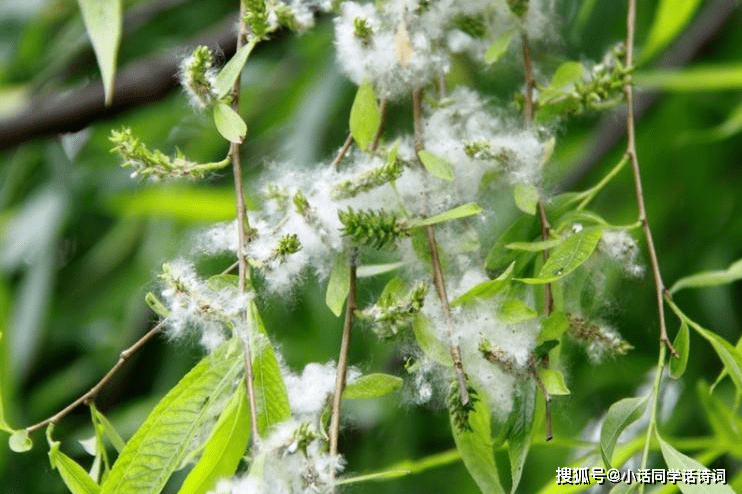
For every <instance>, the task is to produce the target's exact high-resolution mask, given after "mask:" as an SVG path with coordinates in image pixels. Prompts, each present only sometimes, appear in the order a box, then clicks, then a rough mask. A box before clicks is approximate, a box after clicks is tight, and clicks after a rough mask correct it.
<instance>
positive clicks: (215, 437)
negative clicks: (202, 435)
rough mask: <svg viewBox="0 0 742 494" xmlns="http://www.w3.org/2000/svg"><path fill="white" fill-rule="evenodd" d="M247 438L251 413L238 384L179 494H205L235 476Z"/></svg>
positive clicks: (242, 386)
mask: <svg viewBox="0 0 742 494" xmlns="http://www.w3.org/2000/svg"><path fill="white" fill-rule="evenodd" d="M249 439H250V411H249V409H248V406H247V392H246V391H245V386H244V385H240V386H239V387H238V388H237V391H236V392H235V394H234V395H233V396H232V398H231V399H230V400H229V403H228V404H227V406H226V408H225V409H224V411H223V412H222V414H221V416H220V417H219V421H218V422H217V423H216V426H214V432H212V433H211V437H210V438H209V441H208V442H207V443H206V447H205V448H204V451H203V453H202V454H201V459H200V460H199V461H198V463H196V466H194V467H193V470H191V471H190V473H189V474H188V477H186V479H185V482H183V485H182V486H181V488H180V490H179V491H178V494H205V493H206V492H209V491H210V490H211V489H212V488H213V487H214V486H215V485H216V483H217V481H218V480H219V479H220V478H222V477H228V476H231V475H232V474H234V472H235V471H236V470H237V466H238V465H239V463H240V460H241V459H242V457H243V455H244V454H245V450H246V449H247V443H248V441H249Z"/></svg>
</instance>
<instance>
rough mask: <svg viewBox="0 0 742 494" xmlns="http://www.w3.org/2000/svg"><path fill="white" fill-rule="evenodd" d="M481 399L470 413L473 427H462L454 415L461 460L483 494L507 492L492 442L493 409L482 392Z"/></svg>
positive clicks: (456, 441)
mask: <svg viewBox="0 0 742 494" xmlns="http://www.w3.org/2000/svg"><path fill="white" fill-rule="evenodd" d="M479 395H480V396H481V399H480V400H478V401H477V402H475V403H474V404H473V407H474V409H473V410H472V411H471V412H469V426H470V427H471V430H469V429H466V428H461V429H460V428H459V427H457V426H456V424H454V423H453V417H452V416H451V415H450V414H449V417H450V418H451V430H452V431H453V439H454V442H455V443H456V448H458V450H459V452H460V453H461V459H462V460H463V462H464V465H465V466H466V469H467V470H468V471H469V474H470V475H471V476H472V478H473V479H474V482H476V483H477V485H478V486H479V489H481V491H482V493H483V494H504V492H505V491H504V490H503V488H502V485H501V484H500V478H499V476H498V473H497V465H496V464H495V455H494V451H493V445H492V431H491V429H490V411H489V409H488V408H487V400H486V399H485V398H484V395H482V394H481V392H480V393H479Z"/></svg>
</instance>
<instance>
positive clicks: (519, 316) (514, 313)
mask: <svg viewBox="0 0 742 494" xmlns="http://www.w3.org/2000/svg"><path fill="white" fill-rule="evenodd" d="M497 317H498V318H499V319H500V320H501V321H502V322H504V323H507V324H515V323H519V322H524V321H530V320H531V319H534V318H536V317H538V312H536V311H535V310H533V309H531V308H530V307H528V305H526V303H525V302H523V301H522V300H519V299H515V298H512V299H508V300H506V301H504V302H503V303H502V306H500V310H498V311H497Z"/></svg>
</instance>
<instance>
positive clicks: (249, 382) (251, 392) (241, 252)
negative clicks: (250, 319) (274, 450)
mask: <svg viewBox="0 0 742 494" xmlns="http://www.w3.org/2000/svg"><path fill="white" fill-rule="evenodd" d="M245 13H246V12H245V4H244V2H242V1H240V23H239V34H238V36H237V50H239V49H240V48H241V47H242V46H243V45H244V44H245V41H246V39H247V26H246V25H245ZM240 81H241V77H240V76H239V75H238V76H237V79H236V80H235V81H234V85H233V86H232V108H233V109H234V110H235V111H237V112H238V111H239V105H240ZM229 157H230V159H231V160H232V171H233V174H234V193H235V206H236V208H237V237H238V240H239V242H238V246H237V263H238V273H239V289H240V292H242V293H245V291H247V286H246V281H247V274H248V272H247V270H248V265H247V257H246V253H245V245H246V243H247V228H249V223H248V219H247V210H246V208H245V192H244V189H243V185H242V162H241V161H240V144H238V143H236V142H232V143H230V144H229ZM242 318H243V320H245V319H246V314H245V313H244V312H243V314H242ZM245 385H246V388H247V400H248V403H249V405H250V429H251V432H252V437H253V442H254V443H257V442H259V441H260V431H259V429H258V407H257V404H256V402H255V386H254V382H253V368H252V352H251V350H250V335H249V334H248V335H247V337H246V338H245Z"/></svg>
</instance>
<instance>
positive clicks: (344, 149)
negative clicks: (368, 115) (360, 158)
mask: <svg viewBox="0 0 742 494" xmlns="http://www.w3.org/2000/svg"><path fill="white" fill-rule="evenodd" d="M352 144H353V135H352V134H348V138H347V139H346V140H345V143H344V144H343V147H341V148H340V151H338V155H337V156H335V159H334V160H332V163H331V166H333V167H334V168H338V167H340V163H342V161H343V158H345V155H346V154H348V150H349V149H350V146H351V145H352Z"/></svg>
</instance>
